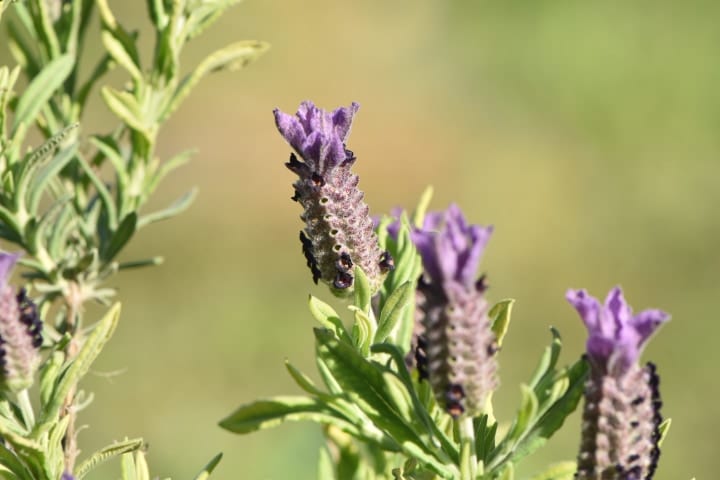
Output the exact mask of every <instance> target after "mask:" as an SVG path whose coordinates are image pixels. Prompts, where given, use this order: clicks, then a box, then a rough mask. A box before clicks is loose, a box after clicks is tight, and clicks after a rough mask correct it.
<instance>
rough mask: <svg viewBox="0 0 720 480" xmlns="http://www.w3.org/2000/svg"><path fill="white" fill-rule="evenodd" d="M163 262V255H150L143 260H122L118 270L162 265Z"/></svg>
mask: <svg viewBox="0 0 720 480" xmlns="http://www.w3.org/2000/svg"><path fill="white" fill-rule="evenodd" d="M163 262H165V258H164V257H152V258H148V259H145V260H135V261H132V262H123V263H120V264H119V265H118V270H129V269H131V268H143V267H154V266H157V265H162V264H163Z"/></svg>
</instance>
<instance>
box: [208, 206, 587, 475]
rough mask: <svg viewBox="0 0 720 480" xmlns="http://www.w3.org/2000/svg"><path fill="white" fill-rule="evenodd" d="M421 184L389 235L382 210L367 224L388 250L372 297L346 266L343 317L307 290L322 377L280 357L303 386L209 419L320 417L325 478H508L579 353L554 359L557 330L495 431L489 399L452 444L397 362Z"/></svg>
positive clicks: (506, 319) (446, 427) (568, 382)
mask: <svg viewBox="0 0 720 480" xmlns="http://www.w3.org/2000/svg"><path fill="white" fill-rule="evenodd" d="M429 199H430V192H427V193H426V195H424V196H423V199H422V201H421V202H420V205H419V206H418V208H417V209H416V211H415V214H414V215H413V219H412V223H411V222H410V220H409V219H408V217H407V215H405V214H403V215H402V216H401V218H400V222H401V227H400V232H399V234H398V236H397V240H393V239H392V238H390V237H389V236H388V235H387V231H386V227H387V225H388V223H389V222H390V221H392V219H389V218H385V219H383V220H382V221H381V222H380V224H379V227H378V234H379V238H380V242H381V246H382V247H383V248H385V249H387V250H389V251H390V253H391V254H392V256H393V258H394V259H395V265H396V268H395V270H394V271H393V272H392V273H391V274H390V275H389V277H388V278H387V280H386V282H385V284H384V286H383V289H382V291H381V292H380V293H379V295H378V296H377V297H376V298H375V299H371V298H370V292H369V289H368V288H367V285H366V283H365V282H363V281H362V279H363V277H364V276H363V274H362V271H361V270H357V271H356V278H357V279H358V281H357V284H356V290H355V296H354V301H353V303H352V304H351V305H349V306H348V309H349V311H350V313H351V316H350V321H349V322H348V323H347V325H349V326H347V327H346V322H344V321H343V320H342V319H341V316H340V315H339V314H338V313H337V312H336V311H335V310H334V309H333V308H332V307H331V306H330V305H328V304H326V303H325V302H323V301H321V300H319V299H318V298H315V297H312V296H311V297H310V301H309V307H310V311H311V313H312V315H313V317H315V319H316V320H317V321H318V322H319V323H320V325H321V327H320V328H316V329H315V330H314V332H315V358H316V363H317V370H318V373H319V376H320V378H321V379H322V383H323V385H322V386H319V385H316V384H315V383H314V382H313V381H312V380H311V379H310V378H309V377H308V376H307V375H305V374H304V373H302V372H300V371H298V370H297V369H296V368H295V367H294V366H293V365H292V364H291V363H289V362H286V367H287V370H288V372H289V373H290V376H291V377H292V378H293V380H294V381H295V383H296V384H297V385H298V386H299V387H300V388H301V389H302V390H303V391H304V392H305V395H300V396H282V397H274V398H270V399H265V400H259V401H255V402H252V403H249V404H246V405H243V406H241V407H239V408H238V409H237V410H236V411H235V412H233V413H232V414H231V415H229V416H228V417H227V418H225V419H224V420H222V421H221V423H220V425H221V426H222V427H224V428H226V429H228V430H230V431H232V432H235V433H240V434H246V433H251V432H254V431H257V430H261V429H266V428H269V427H274V426H276V425H279V424H281V423H283V422H286V421H299V420H309V421H312V422H315V423H319V424H321V425H322V426H323V431H324V433H325V436H326V437H327V439H328V446H327V449H323V451H322V452H321V454H320V458H319V466H318V478H320V479H323V480H327V479H332V478H336V479H343V480H344V479H368V480H370V479H432V478H444V479H459V478H470V476H468V474H466V473H464V472H463V471H464V469H465V467H466V466H467V465H468V464H469V463H472V464H473V465H472V466H471V468H470V471H473V472H477V475H476V476H475V475H472V476H473V478H482V479H504V480H510V479H512V478H513V472H514V465H516V464H517V463H518V462H519V461H520V460H521V459H522V458H523V457H525V456H526V455H529V454H530V453H532V452H534V451H535V450H537V449H538V448H539V447H541V446H542V445H543V444H544V443H545V442H546V441H547V440H548V439H549V438H550V437H551V436H552V435H553V433H555V432H556V431H557V430H558V429H559V428H560V427H561V426H562V424H563V422H564V420H565V418H566V417H567V416H568V415H569V414H570V413H571V412H572V411H574V410H575V408H576V406H577V404H578V402H579V399H580V397H581V396H582V391H583V384H584V380H585V378H586V375H587V364H586V362H585V361H584V360H580V361H578V362H577V363H575V364H574V365H572V366H570V367H559V366H558V359H559V355H560V350H561V346H562V344H561V341H560V336H559V335H558V333H557V332H556V331H555V330H553V331H552V342H551V344H550V346H549V347H548V348H547V349H546V351H545V353H544V355H543V356H542V358H541V359H540V361H539V364H538V367H537V369H536V371H535V373H534V374H533V376H532V378H531V379H530V380H529V381H528V383H527V384H526V385H523V386H522V388H521V391H522V401H521V405H520V407H519V408H518V411H517V415H516V417H515V419H514V420H513V421H512V422H511V424H510V427H509V428H506V429H502V430H504V431H503V432H501V431H500V430H501V429H500V428H499V424H498V421H497V420H496V419H495V418H494V416H493V413H492V404H491V401H490V402H489V405H488V407H487V408H486V409H485V410H484V413H483V414H481V415H479V416H477V417H475V418H471V419H467V420H468V422H469V425H471V428H472V435H471V436H472V437H474V440H475V441H474V443H473V445H472V451H470V452H466V451H465V450H464V444H463V436H462V434H461V432H460V428H461V426H460V424H459V422H457V421H454V420H453V418H452V417H451V416H450V415H449V414H447V413H446V412H445V411H444V410H443V409H442V408H440V407H439V406H438V405H437V403H436V401H435V398H434V395H433V393H432V391H431V388H430V386H429V384H428V382H427V381H422V380H421V379H420V378H419V376H418V372H417V371H416V370H415V369H411V368H408V364H409V363H410V362H408V361H407V358H406V355H407V352H408V350H409V345H410V341H411V336H412V328H413V324H414V321H415V319H414V316H415V300H414V296H415V295H414V292H415V288H416V281H417V279H418V277H419V276H420V274H421V273H422V266H421V262H420V259H419V256H418V254H417V251H416V249H415V246H414V245H413V243H412V241H411V238H410V229H411V228H412V226H413V225H415V226H418V227H419V226H420V225H422V223H423V218H424V214H425V209H426V207H427V204H428V202H429ZM512 304H513V301H512V300H503V301H500V302H498V303H497V304H495V306H494V307H493V308H492V309H491V310H490V312H489V315H490V319H491V322H492V329H493V331H494V333H495V335H496V338H497V341H498V344H499V345H502V342H503V341H504V338H505V334H506V333H507V331H508V326H509V324H510V317H511V312H512ZM572 465H573V469H568V468H564V469H562V468H560V467H558V466H554V467H552V468H553V470H549V471H548V472H549V473H547V474H546V475H545V476H544V477H543V476H541V477H538V478H554V479H558V480H559V479H569V478H572V474H573V473H574V462H572Z"/></svg>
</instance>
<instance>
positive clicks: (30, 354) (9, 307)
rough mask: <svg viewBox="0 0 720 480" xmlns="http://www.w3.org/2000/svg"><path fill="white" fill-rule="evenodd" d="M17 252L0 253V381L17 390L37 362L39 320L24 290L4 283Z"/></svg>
mask: <svg viewBox="0 0 720 480" xmlns="http://www.w3.org/2000/svg"><path fill="white" fill-rule="evenodd" d="M19 257H20V255H18V254H7V253H0V367H2V371H1V373H0V385H1V386H2V388H4V389H6V390H10V391H13V392H18V391H20V390H24V389H26V388H28V387H29V386H30V385H32V382H33V376H34V374H35V370H36V369H37V367H38V364H39V362H40V356H39V353H38V348H39V347H40V345H41V344H42V336H41V332H42V323H41V322H40V319H39V318H38V315H37V309H36V308H35V304H33V303H32V302H31V301H30V300H29V299H28V298H27V295H26V294H25V290H20V292H19V293H17V294H16V293H15V291H14V290H13V288H12V287H11V286H10V285H9V284H8V279H9V277H10V272H11V271H12V269H13V268H14V266H15V263H16V262H17V260H18V258H19Z"/></svg>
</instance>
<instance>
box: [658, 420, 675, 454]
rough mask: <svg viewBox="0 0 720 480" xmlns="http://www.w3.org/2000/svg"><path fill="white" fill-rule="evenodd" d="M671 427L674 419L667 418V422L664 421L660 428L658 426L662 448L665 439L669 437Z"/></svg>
mask: <svg viewBox="0 0 720 480" xmlns="http://www.w3.org/2000/svg"><path fill="white" fill-rule="evenodd" d="M671 425H672V418H666V419H665V420H663V422H662V423H661V424H660V426H658V430H659V432H660V438H659V439H658V447H662V444H663V442H664V441H665V437H667V434H668V432H669V431H670V426H671Z"/></svg>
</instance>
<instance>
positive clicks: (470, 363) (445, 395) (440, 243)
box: [411, 205, 497, 418]
mask: <svg viewBox="0 0 720 480" xmlns="http://www.w3.org/2000/svg"><path fill="white" fill-rule="evenodd" d="M425 220H426V221H425V225H424V227H426V228H427V229H420V230H415V231H413V232H412V233H411V236H412V239H413V242H414V243H415V245H416V246H417V249H418V251H419V252H420V256H421V257H422V260H423V266H424V268H425V273H426V275H425V277H424V278H422V279H421V280H420V283H419V286H418V291H417V306H418V313H419V317H420V319H421V328H420V329H419V330H420V331H419V332H417V333H418V337H417V339H416V342H417V348H416V359H417V360H418V370H419V371H420V372H421V374H423V375H424V374H426V375H427V377H428V379H429V381H430V384H431V385H432V387H433V391H434V393H435V397H436V399H437V400H438V403H439V404H440V405H442V406H444V407H445V409H446V410H447V411H448V413H450V415H452V416H453V417H456V418H457V417H459V416H461V415H465V416H474V415H476V414H477V413H479V412H480V411H482V409H483V407H484V406H485V400H486V399H487V396H488V394H489V393H490V392H492V391H493V390H494V389H495V388H496V387H497V378H496V376H495V371H496V369H497V364H496V361H495V358H494V355H495V352H496V350H497V344H496V340H495V336H494V334H493V333H492V331H491V330H490V320H489V318H488V315H487V311H488V305H487V301H486V300H485V297H484V293H485V290H486V288H487V285H486V284H485V280H484V278H485V277H481V278H480V279H479V280H477V281H476V272H477V269H478V265H479V263H480V258H481V257H482V253H483V251H484V249H485V245H486V244H487V241H488V239H489V238H490V234H491V233H492V227H482V226H479V225H468V224H467V222H466V221H465V218H464V217H463V214H462V212H461V211H460V209H459V208H458V207H457V206H456V205H451V206H450V208H448V210H447V211H446V212H444V213H431V214H428V216H427V217H426V219H425Z"/></svg>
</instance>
